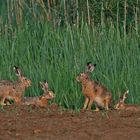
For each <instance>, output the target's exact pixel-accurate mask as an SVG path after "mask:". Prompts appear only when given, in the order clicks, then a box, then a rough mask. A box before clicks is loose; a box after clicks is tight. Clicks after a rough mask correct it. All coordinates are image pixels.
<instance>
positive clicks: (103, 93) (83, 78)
mask: <svg viewBox="0 0 140 140" xmlns="http://www.w3.org/2000/svg"><path fill="white" fill-rule="evenodd" d="M95 66H96V64H94V65H92V64H91V62H88V63H87V69H86V71H85V72H83V73H80V75H78V76H77V77H76V80H77V81H78V82H81V83H82V92H83V94H84V96H85V97H86V99H85V103H84V107H83V110H85V109H86V108H87V105H88V110H90V109H91V105H92V103H93V101H94V102H95V105H96V110H95V111H99V107H102V108H105V109H106V110H108V108H109V105H110V103H111V98H112V94H111V92H109V91H108V90H107V88H106V87H104V86H103V85H101V84H99V83H98V82H97V81H94V80H90V78H89V73H90V72H92V71H93V70H94V68H95ZM88 103H89V104H88Z"/></svg>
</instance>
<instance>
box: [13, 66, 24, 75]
mask: <svg viewBox="0 0 140 140" xmlns="http://www.w3.org/2000/svg"><path fill="white" fill-rule="evenodd" d="M13 69H14V71H15V72H16V75H17V76H22V73H21V70H20V69H19V67H17V66H14V67H13Z"/></svg>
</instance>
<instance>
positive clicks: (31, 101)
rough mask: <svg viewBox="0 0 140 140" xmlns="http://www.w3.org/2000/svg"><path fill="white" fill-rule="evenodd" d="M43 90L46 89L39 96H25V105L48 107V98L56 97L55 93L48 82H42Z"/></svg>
mask: <svg viewBox="0 0 140 140" xmlns="http://www.w3.org/2000/svg"><path fill="white" fill-rule="evenodd" d="M40 84H41V86H42V90H43V91H44V93H43V95H42V96H39V97H24V100H23V104H24V105H35V106H38V107H46V106H47V105H48V100H51V99H53V98H55V94H54V93H53V92H52V91H50V90H49V89H48V83H47V81H45V82H40Z"/></svg>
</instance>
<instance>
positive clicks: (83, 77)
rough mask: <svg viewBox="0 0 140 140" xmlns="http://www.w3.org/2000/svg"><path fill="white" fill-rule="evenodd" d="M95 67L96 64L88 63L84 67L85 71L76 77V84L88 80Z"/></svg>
mask: <svg viewBox="0 0 140 140" xmlns="http://www.w3.org/2000/svg"><path fill="white" fill-rule="evenodd" d="M95 67H96V64H93V65H92V63H91V62H88V63H87V65H86V71H85V72H83V73H80V74H79V75H78V76H77V77H76V80H77V81H78V82H82V81H83V80H86V79H89V73H91V72H92V71H94V69H95Z"/></svg>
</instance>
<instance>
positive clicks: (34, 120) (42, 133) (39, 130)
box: [0, 105, 140, 140]
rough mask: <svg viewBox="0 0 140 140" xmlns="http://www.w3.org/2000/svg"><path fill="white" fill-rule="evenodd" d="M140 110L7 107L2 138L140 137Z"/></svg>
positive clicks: (0, 117) (0, 122) (0, 120)
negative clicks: (95, 110) (96, 110)
mask: <svg viewBox="0 0 140 140" xmlns="http://www.w3.org/2000/svg"><path fill="white" fill-rule="evenodd" d="M139 139H140V112H126V111H121V112H120V111H119V112H118V111H108V112H105V111H100V112H94V111H90V112H89V111H86V112H79V113H76V112H74V111H72V110H69V111H68V110H64V109H62V108H60V107H58V106H57V105H51V106H49V107H48V108H38V107H33V106H15V105H12V106H6V107H4V108H3V109H0V140H139Z"/></svg>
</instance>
